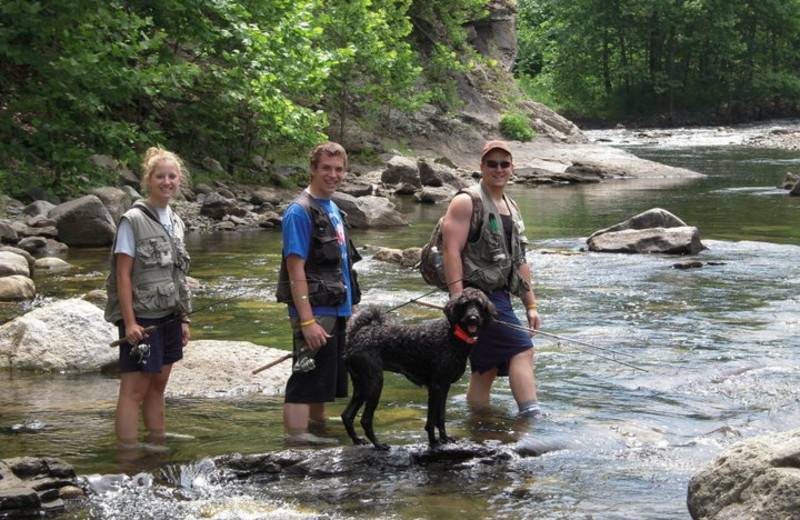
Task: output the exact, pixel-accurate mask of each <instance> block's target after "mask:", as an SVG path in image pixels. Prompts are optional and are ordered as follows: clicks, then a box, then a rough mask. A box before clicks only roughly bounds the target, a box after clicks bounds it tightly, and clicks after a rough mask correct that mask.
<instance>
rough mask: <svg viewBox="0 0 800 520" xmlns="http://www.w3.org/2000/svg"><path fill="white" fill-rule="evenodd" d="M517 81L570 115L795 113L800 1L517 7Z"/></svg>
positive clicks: (589, 1)
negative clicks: (519, 79) (518, 8)
mask: <svg viewBox="0 0 800 520" xmlns="http://www.w3.org/2000/svg"><path fill="white" fill-rule="evenodd" d="M519 5H520V10H521V13H520V23H519V41H520V60H519V63H518V69H517V72H518V73H519V74H520V75H521V76H522V77H523V78H524V79H525V81H526V82H527V84H528V87H529V88H530V92H535V93H536V96H537V97H538V98H539V99H540V100H542V101H544V102H550V103H552V104H553V105H555V107H556V108H560V109H562V110H564V111H566V112H567V113H568V114H569V115H578V114H582V115H595V116H597V115H599V116H604V115H616V116H618V115H622V114H628V115H636V114H639V115H652V114H656V113H664V114H669V115H670V116H674V115H676V114H681V113H684V114H685V113H687V112H692V113H695V114H697V113H700V114H703V115H704V116H706V117H708V116H719V117H727V118H730V119H732V120H737V119H738V120H741V119H746V118H757V117H764V116H773V115H785V114H789V113H795V112H796V111H797V109H798V104H797V103H798V102H797V100H798V99H800V96H799V95H800V52H798V50H799V49H800V0H675V1H670V2H665V1H663V0H574V1H569V2H564V1H562V0H520V2H519Z"/></svg>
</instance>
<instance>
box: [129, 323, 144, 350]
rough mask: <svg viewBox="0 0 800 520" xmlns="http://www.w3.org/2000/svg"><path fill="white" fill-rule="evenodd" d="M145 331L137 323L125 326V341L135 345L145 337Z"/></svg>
mask: <svg viewBox="0 0 800 520" xmlns="http://www.w3.org/2000/svg"><path fill="white" fill-rule="evenodd" d="M147 336H148V334H147V332H146V331H145V329H144V327H142V326H141V325H139V324H138V323H134V324H132V325H126V326H125V341H127V342H128V343H129V344H131V345H136V344H138V343H139V342H140V341H142V340H143V339H147Z"/></svg>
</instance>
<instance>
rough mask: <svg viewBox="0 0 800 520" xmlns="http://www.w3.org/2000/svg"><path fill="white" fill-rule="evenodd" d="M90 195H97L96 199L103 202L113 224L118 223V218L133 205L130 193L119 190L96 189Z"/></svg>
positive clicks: (108, 187)
mask: <svg viewBox="0 0 800 520" xmlns="http://www.w3.org/2000/svg"><path fill="white" fill-rule="evenodd" d="M92 195H97V198H99V199H100V200H101V201H102V202H103V205H104V206H105V207H106V209H107V210H108V212H109V213H110V214H111V218H112V219H114V222H119V219H120V217H122V215H123V214H124V213H125V212H126V211H128V210H129V209H130V208H131V205H133V198H132V197H131V195H130V193H129V192H128V191H125V190H122V189H120V188H113V187H110V186H106V187H103V188H96V189H94V190H92Z"/></svg>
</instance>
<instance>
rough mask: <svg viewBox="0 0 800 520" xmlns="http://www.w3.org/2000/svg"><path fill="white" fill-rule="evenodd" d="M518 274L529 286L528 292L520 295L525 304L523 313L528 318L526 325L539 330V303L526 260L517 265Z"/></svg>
mask: <svg viewBox="0 0 800 520" xmlns="http://www.w3.org/2000/svg"><path fill="white" fill-rule="evenodd" d="M519 274H520V276H522V279H523V280H525V281H526V282H527V284H528V286H529V287H530V288H531V289H530V290H529V291H528V292H526V293H525V294H523V295H522V304H523V305H524V306H525V314H526V316H527V318H528V326H529V327H530V328H531V329H533V330H539V326H540V325H541V318H539V303H538V302H537V301H536V295H535V294H534V293H533V283H532V282H531V266H530V265H528V263H527V262H525V263H523V264H521V265H520V266H519Z"/></svg>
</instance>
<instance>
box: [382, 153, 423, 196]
mask: <svg viewBox="0 0 800 520" xmlns="http://www.w3.org/2000/svg"><path fill="white" fill-rule="evenodd" d="M381 182H383V183H384V184H408V185H411V186H414V187H416V188H419V187H420V186H421V185H422V184H421V182H420V179H419V168H418V166H417V160H416V159H412V158H411V157H403V156H401V155H395V156H394V157H392V158H391V159H389V161H388V163H387V164H386V169H385V170H383V173H382V174H381Z"/></svg>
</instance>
